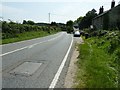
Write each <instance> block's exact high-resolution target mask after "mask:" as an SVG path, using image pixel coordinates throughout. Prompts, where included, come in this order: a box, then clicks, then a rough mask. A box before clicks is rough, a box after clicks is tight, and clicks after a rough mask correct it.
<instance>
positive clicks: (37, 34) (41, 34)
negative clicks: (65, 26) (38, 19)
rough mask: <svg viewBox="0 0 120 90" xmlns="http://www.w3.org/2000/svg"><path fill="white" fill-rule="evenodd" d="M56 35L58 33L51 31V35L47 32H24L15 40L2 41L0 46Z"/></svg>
mask: <svg viewBox="0 0 120 90" xmlns="http://www.w3.org/2000/svg"><path fill="white" fill-rule="evenodd" d="M55 33H57V31H51V33H48V32H46V31H30V32H24V33H21V34H18V35H17V36H16V37H15V38H8V39H2V40H1V41H0V42H1V43H0V44H8V43H13V42H18V41H23V40H29V39H34V38H39V37H44V36H48V35H51V34H55Z"/></svg>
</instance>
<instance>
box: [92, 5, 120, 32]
mask: <svg viewBox="0 0 120 90" xmlns="http://www.w3.org/2000/svg"><path fill="white" fill-rule="evenodd" d="M92 24H93V26H94V27H95V28H96V29H105V30H107V29H119V30H120V5H118V6H116V7H114V8H112V9H110V10H109V11H106V12H104V13H102V14H100V15H98V16H97V17H95V18H94V19H93V21H92Z"/></svg>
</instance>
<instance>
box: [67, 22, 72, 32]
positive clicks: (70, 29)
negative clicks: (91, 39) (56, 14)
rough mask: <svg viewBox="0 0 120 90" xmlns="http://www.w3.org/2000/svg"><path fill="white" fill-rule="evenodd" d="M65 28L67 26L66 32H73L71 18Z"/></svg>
mask: <svg viewBox="0 0 120 90" xmlns="http://www.w3.org/2000/svg"><path fill="white" fill-rule="evenodd" d="M66 28H67V32H68V33H71V32H73V21H72V20H69V21H67V23H66Z"/></svg>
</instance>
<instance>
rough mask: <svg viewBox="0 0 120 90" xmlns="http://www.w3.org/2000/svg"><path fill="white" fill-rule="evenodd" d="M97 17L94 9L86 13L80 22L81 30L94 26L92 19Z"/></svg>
mask: <svg viewBox="0 0 120 90" xmlns="http://www.w3.org/2000/svg"><path fill="white" fill-rule="evenodd" d="M96 16H97V13H96V10H95V9H92V10H91V11H88V12H87V13H86V16H84V17H83V18H82V19H81V21H80V22H79V29H84V28H89V27H90V25H91V24H92V19H93V18H94V17H96Z"/></svg>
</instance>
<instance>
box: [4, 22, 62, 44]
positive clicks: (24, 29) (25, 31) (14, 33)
mask: <svg viewBox="0 0 120 90" xmlns="http://www.w3.org/2000/svg"><path fill="white" fill-rule="evenodd" d="M23 23H24V24H19V23H14V22H9V23H8V22H6V21H4V22H2V44H6V43H11V42H17V41H22V40H27V39H32V38H37V37H43V36H46V35H50V34H53V33H56V32H58V31H61V28H59V27H57V26H50V25H48V26H38V25H34V22H33V21H25V20H24V21H23Z"/></svg>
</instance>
